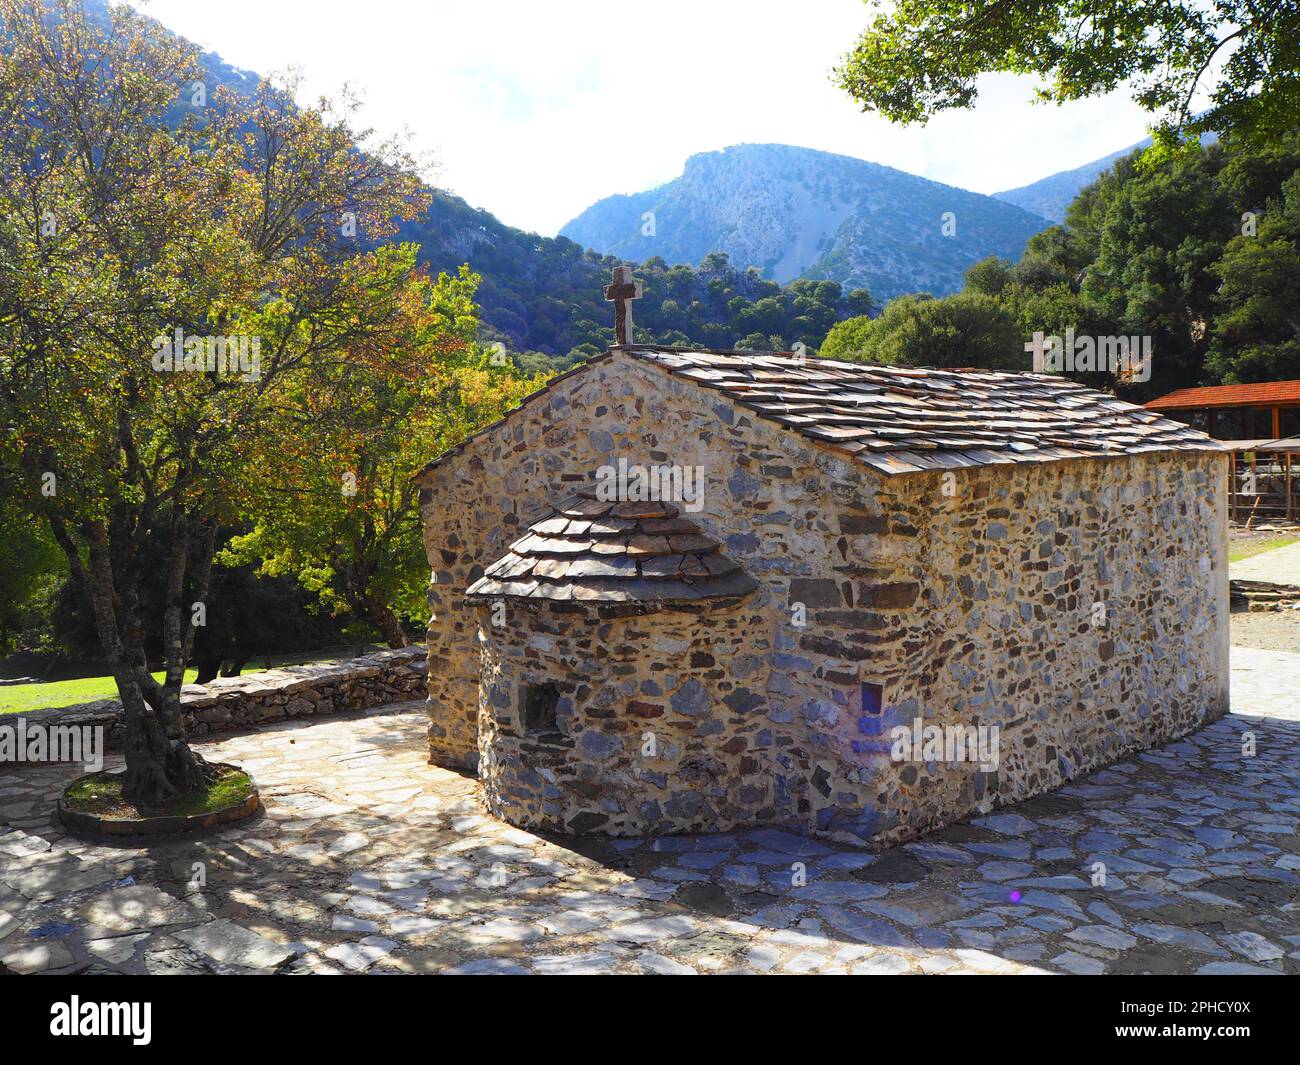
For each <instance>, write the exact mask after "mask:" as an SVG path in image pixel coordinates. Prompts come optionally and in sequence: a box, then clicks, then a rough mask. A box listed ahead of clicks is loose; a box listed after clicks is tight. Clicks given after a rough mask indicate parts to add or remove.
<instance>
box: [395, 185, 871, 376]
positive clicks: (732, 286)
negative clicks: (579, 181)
mask: <svg viewBox="0 0 1300 1065" xmlns="http://www.w3.org/2000/svg"><path fill="white" fill-rule="evenodd" d="M401 231H402V236H403V237H404V238H405V239H408V240H412V241H417V242H418V243H419V245H420V261H421V262H422V263H424V264H426V265H427V266H428V267H429V268H430V270H432V271H435V272H437V271H447V272H450V273H453V274H454V273H455V272H456V270H457V269H458V268H459V267H460V266H461V265H462V264H463V263H464V262H466V261H468V263H469V265H470V266H471V267H472V268H473V270H474V272H475V273H476V274H478V275H479V276H480V277H481V279H482V280H481V282H480V284H479V287H478V291H477V294H476V299H477V302H478V305H479V308H480V314H481V318H482V321H483V329H482V333H481V335H480V339H481V340H482V341H485V342H488V343H490V342H492V341H498V340H499V341H501V342H502V343H504V344H505V345H506V347H507V348H508V349H509V350H510V351H511V352H516V353H519V354H518V355H517V356H516V362H517V363H518V365H519V366H520V367H521V368H525V369H528V370H540V369H543V368H545V369H548V370H552V371H555V370H562V369H566V368H568V367H569V366H572V365H573V364H574V363H576V362H577V361H579V360H580V359H581V358H584V357H587V356H589V355H592V354H595V353H596V352H600V351H603V350H604V349H605V348H607V347H609V346H610V345H611V344H612V343H613V342H614V315H613V311H612V309H611V307H610V305H609V304H608V303H606V302H605V298H604V286H605V285H607V284H608V283H609V279H610V275H611V274H612V272H613V270H614V267H616V266H619V265H623V262H622V260H620V259H618V258H616V257H614V256H609V255H599V254H597V253H596V252H592V251H584V250H583V249H582V248H581V247H580V246H579V245H578V244H575V243H574V242H573V241H571V240H568V239H567V238H565V237H557V238H554V239H551V238H546V237H538V236H537V235H536V234H533V233H525V232H523V231H522V230H517V229H512V228H510V227H509V226H505V225H503V224H502V223H501V222H499V221H497V219H495V218H494V217H492V215H490V214H488V213H487V212H486V211H476V210H474V209H473V208H471V207H469V206H468V205H467V204H465V203H464V202H463V201H461V200H458V199H456V198H454V197H449V196H446V195H443V194H441V193H439V194H437V195H435V196H434V198H433V202H432V204H431V205H430V208H429V212H428V215H427V217H426V218H424V219H419V220H413V221H411V222H408V223H406V224H404V225H403V226H402V229H401ZM635 271H636V277H637V279H638V280H639V281H641V282H642V284H643V288H644V294H643V296H642V298H641V299H638V300H637V301H636V302H635V303H634V304H633V308H632V317H633V321H634V323H635V327H636V332H635V337H634V339H635V340H636V341H637V342H638V343H653V344H669V345H671V344H680V345H698V346H701V347H711V348H730V347H734V346H736V345H738V344H739V343H740V342H741V341H742V340H744V339H746V338H749V337H752V335H753V334H754V333H756V332H761V333H763V334H764V336H765V337H766V338H767V339H766V340H765V341H764V344H763V347H764V348H767V347H768V346H769V345H770V344H771V338H772V337H776V338H777V339H778V340H779V341H780V343H779V344H778V348H788V347H791V346H793V345H794V344H796V343H803V344H805V345H807V347H808V348H810V349H816V348H818V347H819V346H820V345H821V343H822V341H823V340H824V339H825V337H826V333H827V332H828V331H829V330H830V328H831V326H832V325H834V324H835V323H836V322H838V321H841V320H843V319H844V318H847V317H850V316H851V315H853V314H863V313H867V312H868V311H869V310H871V309H873V307H874V305H873V303H872V300H871V295H870V293H868V292H867V291H866V290H865V289H855V290H853V291H852V292H849V293H848V294H847V295H845V294H844V293H843V292H842V290H841V288H840V286H839V285H837V284H836V283H835V282H831V281H795V282H793V283H792V284H790V285H788V286H786V287H785V288H782V287H781V286H780V285H778V284H776V283H775V282H774V281H769V280H765V279H764V278H763V277H761V276H760V275H759V274H758V273H757V272H756V271H752V270H741V269H737V268H736V267H734V266H733V265H732V264H731V262H730V260H729V259H728V257H727V256H726V254H725V253H723V252H713V253H711V254H710V255H707V256H705V258H704V260H703V262H702V263H701V264H700V266H699V267H698V268H696V267H690V266H680V265H678V266H667V265H665V263H664V261H663V259H662V258H659V257H653V258H650V259H648V260H646V262H644V263H642V264H641V265H640V266H636V267H635ZM530 352H531V353H534V355H533V356H532V357H525V356H526V353H530ZM538 355H545V356H555V357H557V358H556V359H554V360H553V361H550V362H543V360H541V359H539V358H537V357H536V356H538Z"/></svg>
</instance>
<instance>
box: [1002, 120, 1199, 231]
mask: <svg viewBox="0 0 1300 1065" xmlns="http://www.w3.org/2000/svg"><path fill="white" fill-rule="evenodd" d="M1216 140H1218V137H1217V135H1216V134H1213V133H1206V134H1204V135H1203V136H1202V137H1201V143H1202V144H1213V143H1214V142H1215V141H1216ZM1150 147H1151V138H1150V137H1147V138H1146V139H1145V140H1140V141H1138V142H1137V143H1136V144H1130V145H1129V146H1128V147H1127V148H1121V149H1120V150H1119V151H1117V152H1111V153H1110V155H1103V156H1102V157H1101V158H1100V159H1094V160H1093V161H1092V162H1091V163H1084V164H1083V166H1076V167H1075V168H1074V169H1073V170H1062V171H1060V172H1059V173H1056V174H1049V175H1048V176H1047V177H1045V178H1043V179H1042V180H1041V181H1035V182H1033V183H1032V184H1030V185H1021V186H1020V188H1018V189H1007V190H1006V191H1005V192H995V193H993V196H994V198H995V199H998V200H1004V201H1006V202H1007V203H1013V204H1015V205H1016V206H1017V207H1023V208H1024V209H1025V210H1026V211H1032V212H1033V213H1034V214H1038V215H1042V216H1043V217H1044V218H1046V219H1048V220H1049V221H1052V222H1058V223H1061V222H1064V221H1065V212H1066V210H1067V209H1068V208H1069V206H1070V204H1071V203H1072V202H1074V198H1075V197H1076V196H1078V195H1079V193H1081V192H1082V191H1083V190H1084V189H1085V188H1087V187H1088V186H1089V185H1091V184H1092V183H1093V182H1094V181H1096V180H1097V178H1099V177H1100V176H1101V175H1102V174H1103V173H1105V172H1106V171H1107V170H1109V169H1110V168H1111V167H1112V166H1114V165H1115V164H1116V163H1117V162H1118V161H1119V160H1121V159H1123V158H1124V157H1125V156H1126V155H1132V154H1133V153H1134V152H1136V151H1138V150H1139V149H1141V148H1150Z"/></svg>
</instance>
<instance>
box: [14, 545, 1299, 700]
mask: <svg viewBox="0 0 1300 1065" xmlns="http://www.w3.org/2000/svg"><path fill="white" fill-rule="evenodd" d="M1294 543H1300V536H1293V535H1287V536H1275V537H1273V538H1272V539H1270V540H1258V541H1256V542H1255V543H1246V544H1240V545H1238V546H1237V547H1234V548H1233V549H1232V550H1230V551H1229V552H1228V561H1229V562H1241V561H1243V560H1244V559H1247V558H1254V557H1255V556H1256V555H1262V554H1263V553H1264V552H1265V551H1272V550H1273V549H1274V548H1278V547H1289V546H1290V545H1291V544H1294ZM3 698H4V697H3V696H0V699H3Z"/></svg>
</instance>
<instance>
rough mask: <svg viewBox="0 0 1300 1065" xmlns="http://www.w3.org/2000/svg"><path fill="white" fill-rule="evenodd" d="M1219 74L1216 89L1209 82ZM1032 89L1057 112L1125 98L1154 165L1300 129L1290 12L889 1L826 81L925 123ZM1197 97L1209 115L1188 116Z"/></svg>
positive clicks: (1295, 34) (1093, 0)
mask: <svg viewBox="0 0 1300 1065" xmlns="http://www.w3.org/2000/svg"><path fill="white" fill-rule="evenodd" d="M1216 65H1217V66H1218V73H1217V76H1215V75H1214V74H1213V73H1212V71H1213V70H1214V68H1215V66H1216ZM990 72H1004V73H1013V74H1029V75H1037V76H1039V77H1040V78H1042V79H1043V81H1042V83H1041V84H1039V85H1038V86H1037V87H1036V88H1035V90H1034V94H1035V96H1036V97H1037V98H1038V99H1040V100H1045V101H1052V102H1054V103H1063V102H1065V101H1067V100H1077V99H1082V98H1084V97H1089V96H1097V95H1101V94H1104V93H1108V92H1111V91H1113V90H1114V89H1117V88H1119V87H1120V86H1122V85H1129V86H1131V87H1132V91H1133V96H1134V99H1135V100H1136V101H1137V102H1138V103H1139V104H1140V105H1141V106H1142V107H1143V108H1144V109H1145V110H1147V111H1149V112H1151V113H1152V115H1153V116H1155V119H1156V121H1155V125H1154V127H1153V135H1154V137H1155V141H1156V145H1157V149H1158V150H1157V152H1156V153H1155V154H1154V155H1153V157H1152V161H1153V162H1156V161H1160V160H1162V159H1163V158H1165V157H1166V156H1167V155H1169V154H1170V153H1171V152H1172V151H1173V150H1174V149H1175V147H1176V146H1177V145H1178V144H1179V142H1180V139H1182V138H1186V139H1187V140H1188V141H1190V144H1191V145H1193V146H1194V145H1195V144H1196V142H1197V139H1198V138H1199V135H1200V134H1202V133H1205V132H1219V133H1224V132H1227V131H1233V132H1236V133H1237V134H1239V135H1241V136H1242V137H1243V138H1248V139H1250V140H1251V141H1253V142H1255V143H1263V142H1265V141H1266V140H1267V139H1268V138H1270V137H1275V136H1278V135H1281V134H1283V133H1285V132H1288V131H1289V130H1291V129H1293V128H1294V127H1295V126H1296V124H1297V122H1298V121H1300V8H1298V7H1297V6H1296V5H1295V4H1291V3H1281V2H1277V0H1055V2H1050V3H1040V2H1038V0H991V2H986V3H980V4H971V3H966V2H965V0H898V2H897V3H896V4H895V5H893V7H892V9H891V10H890V11H889V12H888V13H886V14H878V15H876V17H875V19H874V20H873V21H872V23H871V25H870V26H869V27H868V29H867V30H866V32H865V33H864V34H863V35H862V37H861V38H860V39H859V40H858V42H857V44H856V45H855V46H854V48H853V49H852V51H850V52H849V53H848V55H846V56H845V57H844V59H843V60H842V62H841V65H840V66H839V67H838V68H837V69H836V71H835V77H836V80H837V81H838V83H839V85H840V86H841V87H842V88H843V89H844V90H845V91H846V92H847V93H848V94H849V95H850V96H851V97H853V99H855V100H857V101H858V102H859V103H860V104H861V105H862V106H863V109H864V110H869V111H879V112H880V113H881V114H883V115H884V116H885V117H886V118H888V119H890V120H891V121H894V122H903V123H912V122H925V121H926V120H927V119H929V118H930V117H931V116H933V115H935V114H938V113H939V112H941V111H946V110H949V109H951V108H968V107H970V106H972V105H973V104H974V102H975V99H976V97H977V94H978V89H977V85H976V78H977V77H978V76H979V75H980V74H985V73H990ZM1198 93H1208V99H1209V106H1208V107H1207V108H1205V109H1204V110H1203V111H1201V112H1200V113H1199V114H1197V113H1195V110H1194V109H1195V107H1196V102H1197V99H1198Z"/></svg>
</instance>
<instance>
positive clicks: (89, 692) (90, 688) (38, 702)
mask: <svg viewBox="0 0 1300 1065" xmlns="http://www.w3.org/2000/svg"><path fill="white" fill-rule="evenodd" d="M260 672H262V671H261V670H260V669H246V670H244V673H243V675H244V676H247V675H248V674H249V673H260ZM198 675H199V672H198V670H196V669H187V670H186V671H185V683H186V684H193V683H194V678H195V677H197V676H198ZM153 676H154V680H156V681H158V683H160V684H161V683H162V679H163V677H165V676H166V674H165V673H162V672H159V673H155V674H154V675H153ZM116 698H117V684H115V683H114V681H113V678H112V677H79V678H78V679H76V680H52V681H50V682H49V683H48V684H6V685H3V686H0V714H17V713H20V712H22V711H23V710H46V709H50V708H53V707H58V706H76V705H77V704H78V703H93V702H97V701H98V700H100V699H116Z"/></svg>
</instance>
